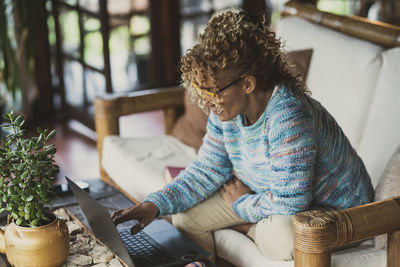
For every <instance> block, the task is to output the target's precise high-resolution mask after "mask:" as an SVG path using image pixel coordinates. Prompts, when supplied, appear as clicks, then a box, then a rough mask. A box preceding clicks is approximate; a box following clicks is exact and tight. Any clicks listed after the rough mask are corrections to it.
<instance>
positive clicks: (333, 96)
mask: <svg viewBox="0 0 400 267" xmlns="http://www.w3.org/2000/svg"><path fill="white" fill-rule="evenodd" d="M277 35H278V36H279V37H281V38H282V40H283V41H284V42H286V48H287V49H288V50H289V51H290V50H293V49H304V48H313V50H314V51H313V56H312V59H311V63H310V69H309V72H308V78H307V85H308V86H309V89H310V91H311V92H312V96H313V97H314V98H315V99H317V100H318V101H320V102H321V104H322V105H323V106H324V107H325V108H326V109H327V110H328V111H329V112H330V113H331V114H332V115H333V116H334V117H335V119H336V120H337V121H338V123H339V125H340V126H341V127H342V129H343V131H344V133H345V134H346V136H347V137H348V138H349V140H350V142H351V143H352V145H353V146H354V147H355V148H356V149H358V147H359V145H360V142H361V139H362V135H363V131H364V128H365V125H366V121H367V116H366V114H367V113H368V110H369V106H370V104H371V101H372V98H373V95H374V93H375V92H374V90H375V86H376V81H377V78H378V74H379V70H380V67H381V57H380V54H381V52H382V50H383V49H382V48H381V47H380V46H377V45H374V44H372V43H369V42H366V41H362V40H359V39H356V38H354V37H351V36H348V35H345V34H342V33H339V32H336V31H333V30H330V29H328V28H325V27H322V26H319V25H316V24H313V23H310V22H308V21H306V20H303V19H300V18H297V17H286V18H283V19H281V20H280V21H279V22H278V24H277Z"/></svg>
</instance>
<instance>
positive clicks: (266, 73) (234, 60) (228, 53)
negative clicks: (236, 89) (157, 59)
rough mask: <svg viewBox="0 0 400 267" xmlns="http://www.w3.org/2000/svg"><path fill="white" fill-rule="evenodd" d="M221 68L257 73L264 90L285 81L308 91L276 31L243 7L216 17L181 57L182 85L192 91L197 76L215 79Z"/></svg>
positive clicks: (300, 89)
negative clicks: (291, 64) (197, 41)
mask: <svg viewBox="0 0 400 267" xmlns="http://www.w3.org/2000/svg"><path fill="white" fill-rule="evenodd" d="M220 71H229V73H231V74H232V75H235V76H236V77H239V76H241V75H245V74H249V75H254V76H255V77H256V78H257V83H260V84H261V86H260V87H262V88H264V90H269V89H273V88H274V87H275V85H284V86H286V87H288V88H291V89H292V90H293V91H295V92H298V93H302V92H308V91H307V87H306V84H305V83H304V82H303V80H302V79H301V78H300V75H296V74H294V72H293V68H292V67H291V66H290V65H289V63H288V60H287V55H286V53H285V52H284V51H283V50H282V47H281V42H280V40H279V39H278V38H277V37H276V36H275V33H274V32H272V31H270V29H269V28H268V26H267V25H266V23H265V22H263V21H261V20H260V19H258V18H256V17H254V16H252V15H250V14H249V13H247V12H244V11H241V10H240V9H235V10H229V11H226V12H224V13H221V14H219V15H216V16H214V17H212V18H211V19H210V21H209V22H208V24H207V27H206V29H205V31H204V33H202V34H200V41H199V43H198V44H197V45H195V46H194V47H193V48H192V49H189V50H187V52H186V55H185V56H183V57H182V59H181V72H182V85H183V86H184V87H185V88H187V89H188V90H189V92H191V94H192V95H194V93H193V88H192V86H191V83H192V82H193V81H195V77H200V78H202V79H205V77H206V75H207V74H209V75H211V76H212V77H213V78H214V81H215V74H216V73H217V72H220ZM199 103H200V100H199Z"/></svg>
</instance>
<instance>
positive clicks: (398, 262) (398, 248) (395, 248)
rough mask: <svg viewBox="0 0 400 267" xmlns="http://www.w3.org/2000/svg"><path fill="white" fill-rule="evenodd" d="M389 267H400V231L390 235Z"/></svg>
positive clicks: (388, 249)
mask: <svg viewBox="0 0 400 267" xmlns="http://www.w3.org/2000/svg"><path fill="white" fill-rule="evenodd" d="M387 244H388V247H387V267H400V231H396V232H393V233H389V234H388V242H387Z"/></svg>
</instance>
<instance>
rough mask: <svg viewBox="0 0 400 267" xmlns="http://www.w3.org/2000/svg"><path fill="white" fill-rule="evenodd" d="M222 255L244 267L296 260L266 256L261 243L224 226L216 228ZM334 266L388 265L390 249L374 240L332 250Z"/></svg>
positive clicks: (279, 266)
mask: <svg viewBox="0 0 400 267" xmlns="http://www.w3.org/2000/svg"><path fill="white" fill-rule="evenodd" d="M214 237H215V242H216V246H217V254H218V256H219V257H221V258H224V259H226V260H228V261H231V262H234V263H235V265H236V266H243V267H253V266H254V267H259V266H263V267H293V266H294V262H293V261H272V260H269V259H267V258H265V257H264V256H263V255H262V254H261V252H260V251H259V250H258V248H257V246H256V245H255V244H254V243H253V242H252V241H251V240H250V239H249V238H248V237H246V236H245V235H243V234H241V233H239V232H236V231H233V230H230V229H223V230H218V231H215V233H214ZM331 263H332V265H331V267H384V266H386V250H382V249H376V248H375V247H374V244H373V242H372V240H368V241H365V242H363V243H362V244H361V245H360V246H358V247H355V248H351V249H346V250H341V251H337V252H333V253H332V260H331Z"/></svg>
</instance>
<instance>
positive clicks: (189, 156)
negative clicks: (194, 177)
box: [102, 136, 196, 200]
mask: <svg viewBox="0 0 400 267" xmlns="http://www.w3.org/2000/svg"><path fill="white" fill-rule="evenodd" d="M195 158H196V150H195V149H194V148H192V147H189V146H187V145H185V144H183V143H181V142H180V141H179V140H178V139H176V138H175V137H173V136H155V137H141V138H121V137H118V136H107V137H106V138H104V142H103V159H102V166H103V168H104V170H105V171H106V172H107V174H108V175H109V176H110V177H111V178H112V179H113V180H114V182H115V183H117V184H118V185H119V186H120V187H122V188H123V189H124V190H125V191H126V192H127V193H129V194H130V195H132V196H133V197H135V198H136V199H137V200H142V199H143V198H144V197H145V196H146V195H147V194H149V193H151V192H154V191H157V190H159V189H161V188H162V187H163V186H164V180H163V174H164V169H165V167H166V166H188V165H189V164H190V163H191V162H193V160H194V159H195Z"/></svg>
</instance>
